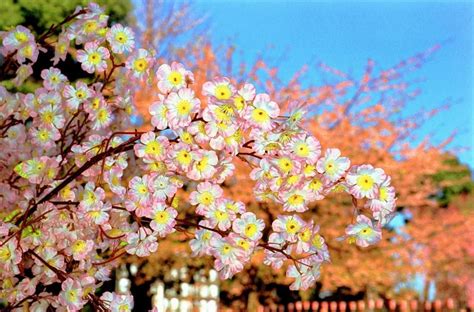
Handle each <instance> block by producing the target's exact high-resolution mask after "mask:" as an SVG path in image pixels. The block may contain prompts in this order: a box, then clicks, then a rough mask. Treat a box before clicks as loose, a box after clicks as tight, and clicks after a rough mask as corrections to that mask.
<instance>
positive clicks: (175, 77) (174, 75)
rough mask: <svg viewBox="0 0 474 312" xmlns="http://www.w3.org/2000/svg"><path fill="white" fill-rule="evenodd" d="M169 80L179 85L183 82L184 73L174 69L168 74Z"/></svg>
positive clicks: (174, 84)
mask: <svg viewBox="0 0 474 312" xmlns="http://www.w3.org/2000/svg"><path fill="white" fill-rule="evenodd" d="M168 81H169V82H170V83H171V84H172V85H173V86H178V85H180V84H181V82H182V81H183V75H182V74H181V73H180V72H178V71H172V72H171V73H170V74H169V75H168Z"/></svg>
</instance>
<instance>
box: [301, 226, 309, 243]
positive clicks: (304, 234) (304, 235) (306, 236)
mask: <svg viewBox="0 0 474 312" xmlns="http://www.w3.org/2000/svg"><path fill="white" fill-rule="evenodd" d="M298 236H299V237H300V239H301V240H302V241H303V242H307V241H309V240H310V238H311V231H310V230H309V229H306V230H304V231H303V232H301V233H300V234H298Z"/></svg>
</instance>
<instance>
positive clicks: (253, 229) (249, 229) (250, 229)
mask: <svg viewBox="0 0 474 312" xmlns="http://www.w3.org/2000/svg"><path fill="white" fill-rule="evenodd" d="M244 233H245V236H247V237H253V236H254V235H255V234H256V233H257V225H256V224H255V223H250V224H247V226H246V227H245V230H244Z"/></svg>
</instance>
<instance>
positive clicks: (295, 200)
mask: <svg viewBox="0 0 474 312" xmlns="http://www.w3.org/2000/svg"><path fill="white" fill-rule="evenodd" d="M303 202H304V197H303V196H301V195H299V194H293V195H291V196H290V198H288V203H289V204H290V205H291V206H299V205H301V204H302V203H303Z"/></svg>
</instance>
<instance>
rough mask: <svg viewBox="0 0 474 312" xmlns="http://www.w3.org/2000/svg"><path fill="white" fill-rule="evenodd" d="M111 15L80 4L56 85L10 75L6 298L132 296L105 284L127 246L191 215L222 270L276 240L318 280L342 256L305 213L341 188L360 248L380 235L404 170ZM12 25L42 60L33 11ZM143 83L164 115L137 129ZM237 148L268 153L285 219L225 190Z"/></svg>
mask: <svg viewBox="0 0 474 312" xmlns="http://www.w3.org/2000/svg"><path fill="white" fill-rule="evenodd" d="M107 19H108V18H107V16H106V15H105V14H104V11H103V9H101V8H100V7H99V6H97V5H95V4H93V3H92V4H89V6H88V7H86V8H78V9H77V10H76V11H75V12H74V14H73V17H71V18H70V19H69V20H68V21H70V22H69V24H68V25H67V26H65V27H64V29H63V31H62V32H61V33H60V34H59V36H58V38H57V42H56V43H55V44H53V45H54V47H53V48H54V57H53V59H52V60H51V62H52V66H51V67H50V68H49V69H45V70H43V71H42V72H41V78H42V86H40V87H39V88H37V89H36V90H35V91H34V92H33V93H27V94H24V93H11V92H9V91H7V90H6V89H5V88H4V87H0V103H1V105H0V118H1V119H0V129H1V132H0V147H1V149H2V151H3V152H2V153H1V154H0V162H1V163H2V166H0V172H1V173H2V175H1V176H2V178H0V207H2V208H1V209H0V280H2V284H0V297H1V298H6V299H7V300H8V303H9V308H11V309H17V310H20V309H22V308H23V305H24V304H26V303H27V302H28V303H29V307H30V309H32V310H35V311H45V310H47V309H48V307H54V308H58V309H65V310H67V311H77V310H80V309H81V308H83V307H84V306H85V305H86V304H92V305H94V306H96V307H102V308H103V309H109V310H112V311H128V310H130V309H131V308H132V307H133V298H131V297H130V296H125V295H118V294H115V293H110V292H106V293H104V294H103V295H102V296H101V297H98V296H96V295H95V292H96V290H97V289H98V288H99V287H100V286H101V284H102V282H104V281H107V280H108V279H109V275H110V273H111V270H113V269H114V268H115V267H116V266H117V264H118V260H119V259H120V257H122V256H124V255H126V254H130V255H136V256H138V257H145V256H148V255H150V254H151V253H154V252H159V244H160V241H161V240H163V239H165V238H166V237H167V236H169V235H172V233H173V232H175V231H183V230H185V231H190V230H192V229H194V232H193V235H194V237H193V238H192V239H191V240H190V248H191V251H192V253H193V254H194V255H195V256H204V255H207V256H211V257H213V259H214V266H215V269H216V270H217V271H218V272H219V274H220V276H221V278H224V279H225V278H230V277H232V276H233V275H234V274H236V273H238V272H240V271H242V270H243V268H244V266H245V265H246V264H247V263H248V262H249V261H250V259H251V258H252V256H253V255H254V254H255V253H256V252H258V251H263V252H264V264H266V265H269V266H271V267H273V268H275V269H280V268H282V267H285V268H286V274H287V276H288V277H291V278H293V279H294V282H293V283H292V284H291V286H290V287H291V288H292V289H306V288H308V287H309V286H311V285H312V284H313V283H314V282H315V280H316V279H317V278H318V277H319V269H320V266H321V265H322V264H323V263H324V262H328V261H329V259H330V256H329V249H328V246H327V245H326V241H325V239H324V238H323V237H322V235H321V234H320V228H319V226H318V225H317V224H315V221H314V220H305V219H304V218H303V215H302V214H301V213H304V212H306V211H308V210H309V208H310V207H311V204H312V203H313V202H314V201H317V200H321V199H323V198H325V197H326V196H327V195H328V194H330V193H334V192H335V191H343V192H346V193H348V194H349V196H351V197H352V199H353V202H354V206H355V207H354V211H355V214H356V216H355V218H354V219H355V220H356V222H355V223H354V224H350V225H349V226H348V227H347V229H346V233H345V235H344V238H345V239H346V238H347V240H348V241H349V242H354V243H356V244H357V245H359V246H361V247H366V246H368V245H370V244H374V243H376V242H377V241H379V240H380V239H381V228H382V226H383V225H385V224H386V223H387V222H388V221H389V220H390V216H391V215H392V213H393V211H394V207H395V191H394V188H393V187H392V186H390V178H389V177H388V176H387V175H386V174H385V173H384V171H383V170H382V169H379V168H373V167H372V166H370V165H352V166H351V164H350V161H349V159H348V158H346V157H343V156H341V153H340V151H339V150H338V149H331V148H329V149H326V150H324V151H323V150H322V148H321V145H320V143H319V141H318V140H317V139H316V138H315V137H314V136H312V135H311V134H309V133H308V132H307V131H305V130H304V128H303V127H302V123H301V121H302V119H303V117H304V114H305V108H304V106H298V105H293V106H291V107H290V108H289V110H288V111H287V112H283V111H282V110H281V109H280V107H279V105H278V104H277V103H276V102H274V101H273V100H272V99H271V97H270V96H269V95H268V94H265V93H257V90H256V89H255V87H254V86H253V85H252V84H249V83H243V84H241V85H238V84H236V83H234V82H233V81H232V80H230V79H229V78H225V77H217V78H215V79H213V80H212V81H208V82H206V83H205V84H204V85H203V88H202V90H196V88H195V87H194V76H193V73H192V72H191V71H189V70H187V69H186V68H185V67H184V66H183V65H182V64H179V63H172V64H171V65H168V64H158V63H157V61H156V60H155V58H154V55H155V52H154V51H153V50H145V49H136V48H135V43H134V35H133V32H132V31H131V30H130V29H129V28H128V27H125V26H122V25H120V24H116V25H114V26H112V27H107ZM1 38H2V47H1V49H0V52H1V53H2V54H3V55H4V56H5V57H6V58H10V59H11V61H12V62H16V63H17V65H18V66H19V67H21V66H29V67H30V68H31V66H32V65H33V64H34V63H35V61H36V59H37V56H38V53H40V52H41V51H42V50H41V48H39V44H37V43H35V39H34V37H33V36H32V34H31V33H30V31H29V30H28V29H26V28H24V27H22V26H18V27H17V28H15V29H13V30H11V31H9V32H5V33H2V34H1ZM43 39H44V38H43ZM72 47H76V48H77V49H78V51H77V53H74V54H73V55H74V56H75V57H76V59H77V61H78V62H79V63H80V64H81V67H82V69H83V70H84V71H85V72H87V73H89V74H91V75H95V77H96V78H97V79H95V80H93V82H88V81H86V80H84V81H81V80H80V81H76V82H70V81H68V78H67V76H66V75H65V73H62V72H61V71H60V70H59V69H58V68H56V67H55V65H56V64H57V63H59V62H61V61H64V59H65V57H66V56H67V55H68V53H70V49H72ZM50 48H51V46H50ZM26 59H28V63H27V65H25V62H26ZM4 70H5V69H4ZM114 73H115V74H116V75H115V76H114V80H112V79H111V77H112V76H113V74H114ZM27 77H28V75H26V76H25V75H24V76H23V77H22V79H25V78H27ZM140 83H147V84H156V88H157V90H158V91H157V93H158V94H157V97H156V98H157V99H158V100H157V101H156V102H155V103H153V105H151V106H150V115H151V116H152V118H151V124H152V126H153V128H151V129H149V130H147V131H141V132H139V131H136V130H135V131H130V130H128V131H127V130H124V129H127V128H129V127H130V114H131V112H132V111H133V103H132V100H131V99H132V98H133V93H134V92H135V91H136V86H137V85H139V84H140ZM199 93H200V94H202V96H203V97H202V98H201V99H200V98H199V97H198V94H199ZM284 115H285V116H284ZM236 159H240V160H241V161H244V162H247V163H248V164H249V166H251V168H253V169H252V171H251V174H250V178H251V179H252V180H254V181H255V187H254V194H255V197H256V198H257V200H259V201H268V202H272V203H274V204H277V205H279V206H281V210H282V213H281V214H280V215H278V217H277V218H276V219H275V220H273V222H272V223H271V224H265V222H264V220H263V219H262V218H260V217H259V211H251V210H250V209H249V207H246V205H245V204H244V203H242V202H239V201H235V200H232V199H231V198H228V197H226V196H225V192H224V190H223V189H222V187H221V186H222V184H223V183H224V181H226V179H228V178H229V177H231V176H232V175H233V173H234V170H235V164H234V162H235V160H236ZM183 199H185V200H183ZM185 202H187V203H189V205H192V207H193V211H194V219H193V218H189V217H185V206H186V204H184V203H185ZM359 202H364V205H361V206H359V204H358V203H359ZM180 215H181V217H180ZM265 227H267V229H266V230H265ZM50 285H51V287H49V286H50ZM53 286H56V287H53Z"/></svg>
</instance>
